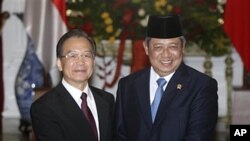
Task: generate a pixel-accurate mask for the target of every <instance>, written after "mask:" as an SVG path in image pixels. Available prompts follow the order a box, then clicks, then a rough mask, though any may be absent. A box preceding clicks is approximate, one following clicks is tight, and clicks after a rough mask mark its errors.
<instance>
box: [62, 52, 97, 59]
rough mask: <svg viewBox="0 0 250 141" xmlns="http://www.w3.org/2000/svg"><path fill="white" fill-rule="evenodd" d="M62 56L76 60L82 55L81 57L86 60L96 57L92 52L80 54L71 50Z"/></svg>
mask: <svg viewBox="0 0 250 141" xmlns="http://www.w3.org/2000/svg"><path fill="white" fill-rule="evenodd" d="M61 57H62V58H63V57H65V58H66V59H69V60H76V59H79V58H80V57H81V59H84V60H92V59H93V58H94V55H93V53H92V52H84V53H83V54H79V53H76V52H69V53H67V54H66V55H62V56H61Z"/></svg>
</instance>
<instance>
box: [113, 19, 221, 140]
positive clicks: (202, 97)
mask: <svg viewBox="0 0 250 141" xmlns="http://www.w3.org/2000/svg"><path fill="white" fill-rule="evenodd" d="M184 47H185V38H184V37H183V34H182V29H181V24H180V20H179V17H178V16H176V15H169V16H150V17H149V21H148V27H147V37H146V39H145V42H144V49H145V52H146V54H147V55H148V57H149V60H150V63H151V67H149V68H145V69H143V70H141V71H139V72H136V73H134V74H130V75H129V76H126V77H124V78H122V79H120V81H119V84H118V90H117V99H116V106H115V107H116V133H115V134H116V141H208V140H210V139H211V137H212V136H213V133H214V130H215V127H216V122H217V117H218V95H217V89H218V88H217V81H216V80H215V79H213V78H211V77H209V76H207V75H205V74H203V73H201V72H198V71H196V70H195V69H193V68H191V67H189V66H187V65H185V64H184V62H183V52H184Z"/></svg>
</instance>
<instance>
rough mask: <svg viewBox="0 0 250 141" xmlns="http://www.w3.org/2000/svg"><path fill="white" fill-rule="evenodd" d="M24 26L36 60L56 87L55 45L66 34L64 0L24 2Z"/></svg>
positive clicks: (28, 0)
mask: <svg viewBox="0 0 250 141" xmlns="http://www.w3.org/2000/svg"><path fill="white" fill-rule="evenodd" d="M24 24H25V28H26V31H27V33H28V34H29V35H30V37H31V39H32V41H33V43H34V45H35V52H36V54H37V57H38V59H39V60H40V62H41V63H42V64H43V67H44V68H45V71H46V72H47V73H50V74H51V75H50V76H51V79H52V83H54V84H53V85H56V84H57V82H58V81H59V80H58V79H59V78H58V77H60V75H59V72H58V71H57V68H56V44H57V42H58V40H59V38H60V37H61V36H62V35H63V34H64V33H65V32H67V26H66V2H65V0H26V7H25V13H24ZM55 73H58V74H55Z"/></svg>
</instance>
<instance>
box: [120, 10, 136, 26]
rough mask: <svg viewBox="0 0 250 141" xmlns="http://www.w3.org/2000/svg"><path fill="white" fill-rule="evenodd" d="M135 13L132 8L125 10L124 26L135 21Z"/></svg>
mask: <svg viewBox="0 0 250 141" xmlns="http://www.w3.org/2000/svg"><path fill="white" fill-rule="evenodd" d="M133 15H134V11H133V9H131V8H127V9H125V12H124V15H123V17H122V24H123V25H125V26H127V25H129V24H130V23H131V22H132V21H133Z"/></svg>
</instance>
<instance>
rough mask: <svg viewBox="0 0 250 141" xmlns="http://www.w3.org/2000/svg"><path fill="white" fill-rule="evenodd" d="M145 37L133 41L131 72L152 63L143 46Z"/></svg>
mask: <svg viewBox="0 0 250 141" xmlns="http://www.w3.org/2000/svg"><path fill="white" fill-rule="evenodd" d="M143 41H144V40H143V39H140V40H133V41H132V61H131V73H133V72H136V71H138V70H141V69H143V68H145V67H147V66H149V65H150V63H149V59H148V56H147V55H146V53H145V50H144V47H143Z"/></svg>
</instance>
